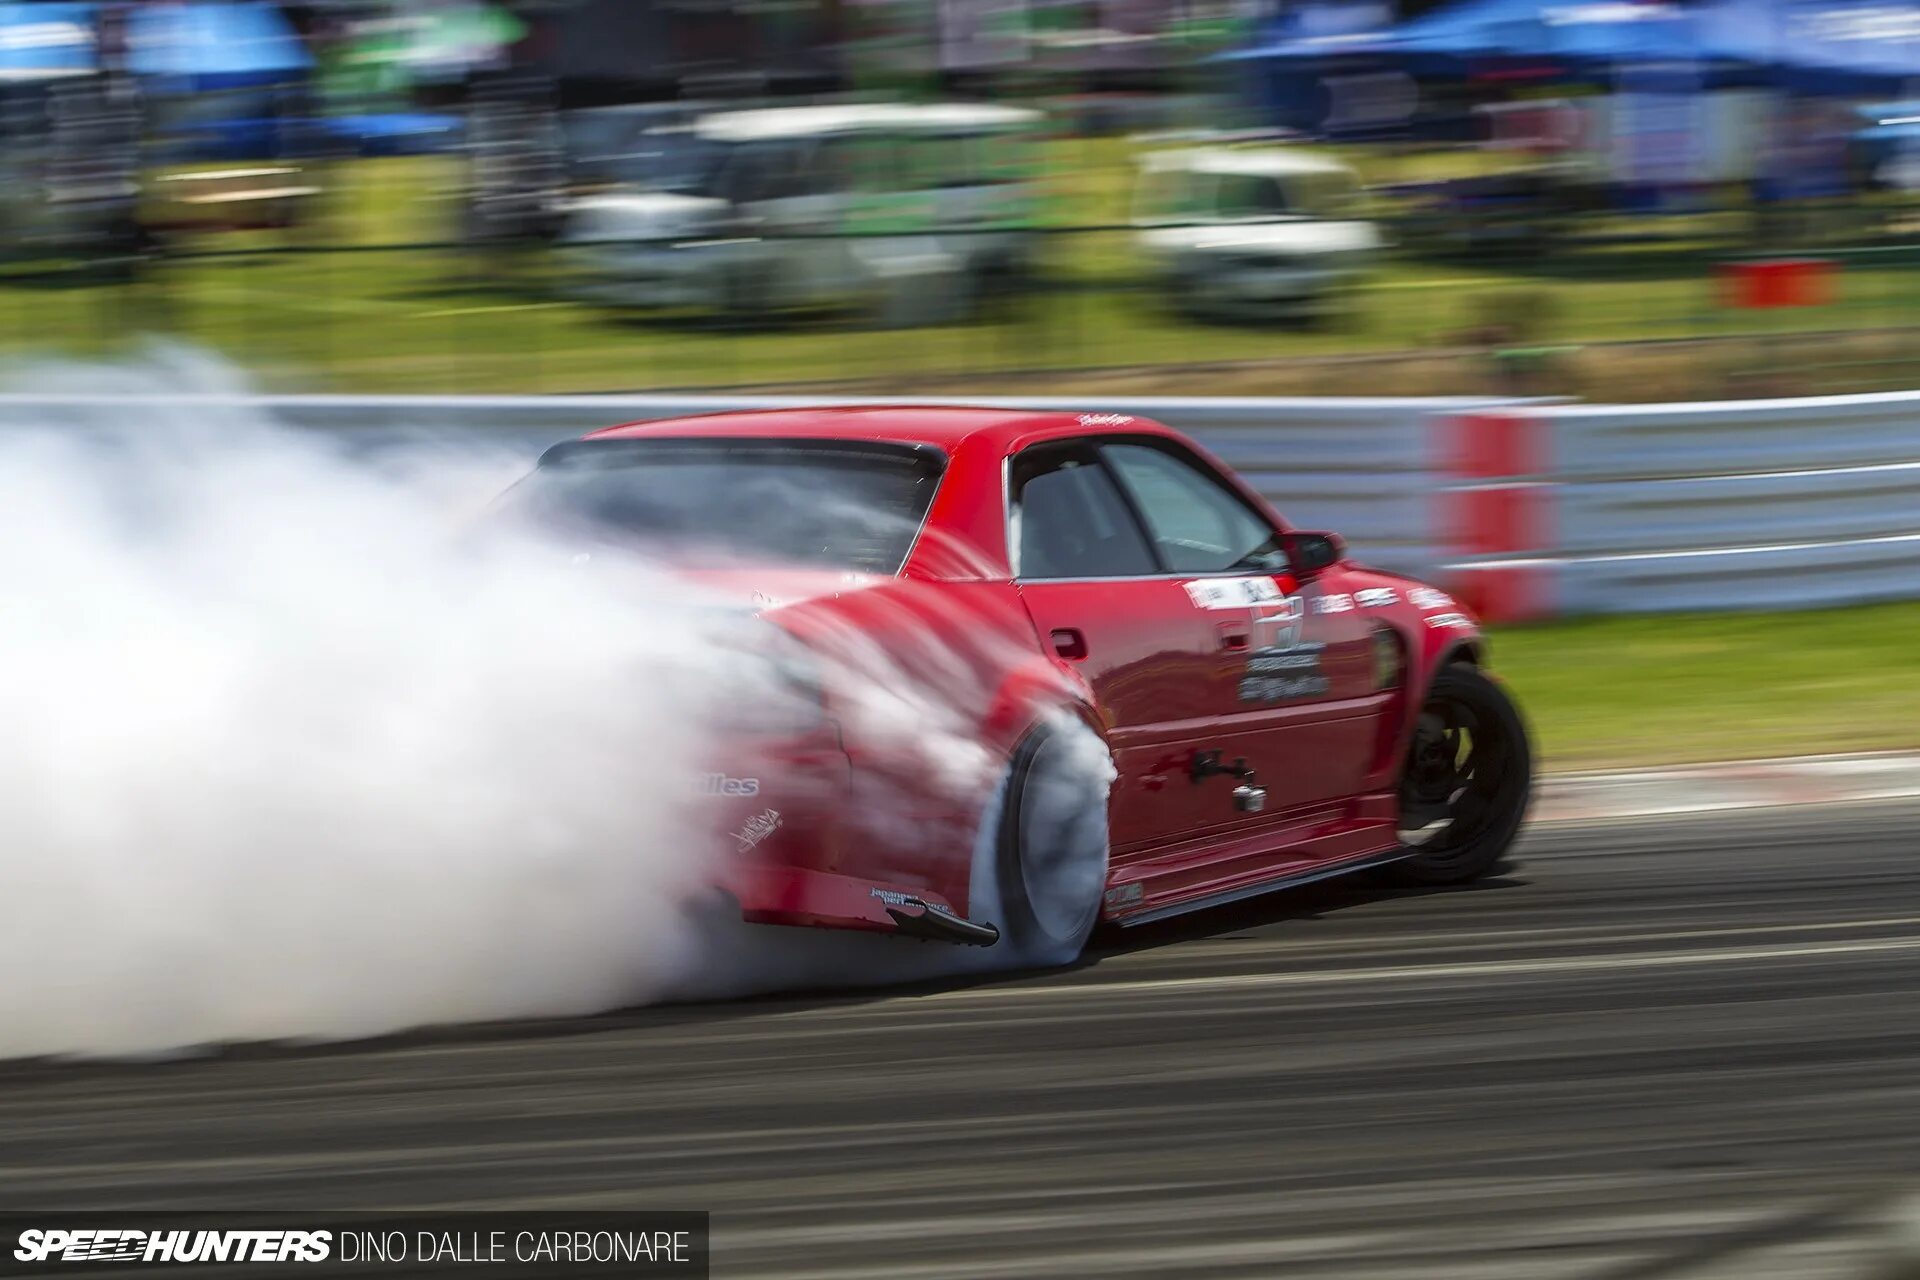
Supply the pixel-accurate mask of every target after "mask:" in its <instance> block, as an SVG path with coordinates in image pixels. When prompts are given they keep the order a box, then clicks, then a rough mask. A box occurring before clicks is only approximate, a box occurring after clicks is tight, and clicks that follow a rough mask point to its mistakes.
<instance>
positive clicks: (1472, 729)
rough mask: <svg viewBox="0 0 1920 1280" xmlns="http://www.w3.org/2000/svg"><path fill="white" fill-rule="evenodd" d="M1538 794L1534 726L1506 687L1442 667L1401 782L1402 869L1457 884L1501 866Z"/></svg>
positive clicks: (1422, 879) (1419, 879)
mask: <svg viewBox="0 0 1920 1280" xmlns="http://www.w3.org/2000/svg"><path fill="white" fill-rule="evenodd" d="M1532 792H1533V753H1532V750H1531V748H1530V747H1529V745H1528V743H1527V727H1526V724H1525V723H1524V722H1523V721H1522V720H1521V719H1520V712H1519V709H1518V708H1517V707H1515V706H1514V704H1513V699H1511V698H1510V697H1508V696H1507V692H1506V690H1505V689H1503V688H1501V687H1500V685H1498V684H1497V683H1495V682H1494V680H1493V679H1492V678H1491V677H1489V676H1488V675H1487V674H1486V673H1485V672H1483V671H1481V670H1479V669H1478V668H1476V667H1472V666H1467V665H1464V664H1456V665H1452V666H1448V667H1443V668H1442V669H1441V670H1440V672H1439V674H1438V675H1436V676H1435V677H1434V679H1433V684H1432V685H1431V687H1429V688H1428V690H1427V700H1426V702H1425V704H1423V705H1422V706H1421V708H1420V718H1419V719H1418V721H1416V722H1415V725H1414V731H1413V743H1412V746H1411V747H1410V748H1409V749H1408V754H1407V764H1406V771H1405V773H1404V774H1403V775H1402V777H1401V782H1400V839H1401V841H1402V843H1403V844H1405V845H1406V846H1407V847H1408V848H1409V849H1411V850H1412V853H1413V856H1412V857H1410V858H1407V859H1405V860H1404V861H1402V862H1399V863H1396V864H1395V868H1394V869H1395V872H1396V874H1397V875H1398V876H1399V877H1400V878H1402V879H1405V880H1410V881H1413V882H1414V883H1417V884H1459V883H1462V882H1464V881H1468V880H1474V879H1478V878H1479V877H1480V876H1483V875H1485V874H1487V872H1489V871H1491V870H1493V868H1494V867H1495V866H1497V865H1498V864H1499V862H1500V859H1501V858H1502V857H1504V856H1505V855H1506V852H1507V850H1508V848H1509V847H1510V846H1511V845H1512V844H1513V840H1514V837H1515V836H1516V835H1518V834H1519V832H1520V823H1521V821H1522V820H1523V819H1524V818H1525V817H1526V814H1527V802H1528V800H1529V799H1530V798H1531V796H1532Z"/></svg>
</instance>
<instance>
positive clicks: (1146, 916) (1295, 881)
mask: <svg viewBox="0 0 1920 1280" xmlns="http://www.w3.org/2000/svg"><path fill="white" fill-rule="evenodd" d="M1416 852H1417V851H1416V850H1413V849H1404V848H1402V849H1391V850H1388V851H1387V852H1386V853H1376V854H1371V855H1369V856H1367V857H1362V858H1355V859H1353V860H1351V861H1348V862H1335V863H1330V864H1328V865H1326V866H1321V867H1308V868H1305V869H1304V870H1299V871H1290V872H1287V873H1285V874H1282V875H1278V876H1275V877H1274V878H1273V879H1271V880H1262V881H1259V882H1258V883H1256V884H1247V885H1241V886H1240V887H1238V888H1235V889H1227V890H1224V891H1222V892H1220V893H1213V894H1207V895H1206V896H1204V897H1199V898H1189V899H1187V900H1185V901H1183V902H1169V903H1167V904H1166V905H1165V906H1160V907H1149V908H1148V909H1147V910H1145V911H1138V912H1135V913H1133V914H1131V915H1113V916H1110V917H1108V921H1109V923H1112V924H1117V925H1119V926H1121V927H1122V928H1132V927H1133V926H1134V925H1137V924H1151V923H1153V922H1154V921H1155V920H1166V919H1168V918H1170V917H1172V916H1180V915H1185V914H1186V913H1187V912H1189V911H1204V910H1206V909H1207V908H1209V907H1223V906H1225V905H1226V904H1227V903H1229V902H1239V901H1240V900H1242V899H1243V898H1257V897H1259V896H1260V895H1261V894H1263V893H1275V892H1278V891H1279V890H1281V889H1293V888H1297V887H1298V886H1300V885H1303V884H1312V883H1313V882H1314V881H1316V880H1331V879H1333V878H1334V877H1335V876H1344V875H1351V874H1352V873H1354V872H1356V871H1366V870H1369V869H1371V868H1373V867H1384V866H1388V865H1390V864H1391V863H1395V862H1401V861H1404V860H1405V859H1407V858H1411V857H1412V856H1413V855H1414V854H1415V853H1416Z"/></svg>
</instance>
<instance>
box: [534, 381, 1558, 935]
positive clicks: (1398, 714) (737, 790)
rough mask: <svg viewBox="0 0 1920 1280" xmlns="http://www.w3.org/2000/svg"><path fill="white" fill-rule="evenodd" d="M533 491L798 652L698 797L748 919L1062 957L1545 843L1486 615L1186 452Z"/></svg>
mask: <svg viewBox="0 0 1920 1280" xmlns="http://www.w3.org/2000/svg"><path fill="white" fill-rule="evenodd" d="M517 492H519V493H521V494H523V495H530V496H531V497H532V498H533V499H534V500H535V501H536V502H537V503H538V504H540V505H543V506H545V507H547V508H549V509H551V510H554V511H557V512H559V513H561V514H563V515H571V516H573V517H575V518H578V519H580V520H582V521H585V522H587V523H590V524H592V525H594V526H596V527H598V528H599V529H601V530H602V531H603V532H605V531H612V532H615V533H620V534H631V535H633V536H634V537H636V538H637V539H639V540H640V541H642V542H643V543H645V544H646V545H647V546H648V547H649V549H650V550H651V552H652V554H654V555H655V556H656V557H662V556H664V558H665V559H667V561H668V562H669V563H670V564H675V565H677V571H681V572H685V573H686V574H687V575H688V576H690V577H692V578H694V579H696V580H698V581H700V582H702V583H703V585H704V586H706V587H707V588H709V589H711V590H713V591H716V592H732V593H733V595H734V597H735V598H737V599H738V600H739V602H740V607H741V608H742V609H743V610H751V611H752V612H754V613H757V614H758V617H759V620H760V621H758V622H755V621H753V620H752V619H745V621H746V622H748V623H750V624H751V625H752V626H754V627H760V626H761V625H762V624H763V623H770V624H772V625H771V626H766V627H765V628H764V630H765V633H766V639H768V640H770V641H773V642H776V643H775V644H774V645H773V646H772V648H773V649H775V650H777V651H778V653H777V658H778V663H779V670H780V671H781V672H782V682H783V687H782V689H781V690H780V691H779V692H780V696H778V697H773V696H768V697H758V696H756V697H754V698H751V699H743V700H742V701H744V702H747V703H750V704H751V705H746V706H742V707H738V708H734V709H732V710H731V711H730V712H729V713H728V714H727V715H726V716H725V717H724V723H725V733H726V740H727V743H726V745H727V750H726V751H725V752H723V753H722V754H721V755H720V756H719V757H717V758H714V759H712V760H711V761H710V762H709V764H708V768H709V769H710V770H711V771H710V772H708V773H706V774H704V775H702V778H701V781H700V782H699V784H698V787H697V790H698V791H699V792H700V793H701V801H702V803H704V804H708V805H711V806H712V818H713V821H714V823H715V826H716V829H717V830H718V831H720V832H723V833H724V834H725V836H726V837H727V839H726V843H725V849H726V858H727V863H726V869H725V870H724V872H723V873H722V874H721V876H720V880H721V882H722V885H723V887H724V888H725V889H726V890H727V891H729V892H730V893H731V894H732V895H733V896H734V897H735V898H737V899H738V901H739V905H740V909H741V912H742V914H743V915H744V916H745V918H746V919H748V920H750V921H755V922H763V923H769V924H787V925H810V926H819V927H827V928H842V929H865V930H877V931H884V932H895V933H902V934H908V935H913V936H917V937H923V938H936V939H941V940H945V941H950V942H956V943H971V944H976V945H980V946H995V947H1005V948H1007V949H1008V954H1009V955H1010V956H1012V957H1020V958H1030V959H1034V960H1048V959H1051V960H1060V959H1065V958H1070V957H1071V955H1072V954H1074V953H1075V952H1077V950H1078V949H1079V947H1080V945H1081V944H1082V943H1083V942H1084V941H1085V939H1086V937H1087V935H1088V933H1089V932H1090V931H1091V930H1092V928H1093V926H1094V925H1095V923H1096V922H1097V921H1099V920H1103V919H1104V920H1108V921H1113V922H1117V923H1119V924H1122V925H1127V924H1137V923H1140V922H1143V921H1147V920H1155V919H1159V918H1162V917H1164V916H1168V915H1172V914H1175V913H1178V912H1183V911H1191V910H1195V909H1197V908H1201V907H1206V906H1210V905H1212V904H1215V903H1221V902H1226V901H1230V900H1232V899H1236V898H1242V897H1246V896H1249V895H1252V894H1256V893H1264V892H1266V891H1268V890H1272V889H1277V888H1280V887H1282V886H1287V885H1296V884H1300V883H1302V882H1305V881H1309V880H1316V879H1320V878H1322V877H1326V876H1332V875H1337V874H1341V873H1344V872H1348V871H1357V870H1360V869H1362V868H1366V867H1374V866H1379V865H1382V864H1386V863H1392V864H1395V866H1396V867H1397V869H1398V871H1399V872H1400V873H1401V874H1403V875H1404V876H1406V877H1408V878H1410V879H1412V880H1414V881H1417V882H1420V883H1425V884H1444V883H1453V882H1458V881H1465V880H1470V879H1472V878H1474V877H1476V876H1479V875H1482V874H1484V873H1485V872H1486V871H1488V870H1489V869H1490V868H1492V867H1493V866H1494V865H1495V864H1496V863H1497V862H1498V861H1499V859H1500V857H1501V855H1502V854H1504V853H1505V851H1506V850H1507V848H1508V846H1509V845H1510V844H1511V843H1512V841H1513V839H1514V836H1515V834H1516V832H1517V831H1518V830H1519V828H1520V824H1521V820H1522V818H1523V816H1524V814H1525V811H1526V807H1527V802H1528V797H1529V793H1530V789H1531V768H1532V766H1531V759H1530V752H1529V748H1528V743H1527V736H1526V730H1525V727H1524V726H1523V724H1522V722H1521V719H1520V716H1519V715H1518V713H1517V711H1516V710H1515V708H1514V705H1513V703H1512V702H1511V701H1510V700H1509V699H1508V697H1507V695H1506V693H1505V692H1504V691H1503V690H1502V689H1501V687H1500V686H1499V685H1498V684H1496V683H1495V682H1494V681H1493V680H1492V679H1491V678H1490V677H1489V676H1488V675H1487V674H1486V673H1485V671H1484V670H1483V657H1484V654H1483V650H1482V643H1481V639H1480V633H1479V630H1478V628H1477V626H1476V624H1475V622H1474V620H1473V619H1472V618H1471V617H1470V616H1469V615H1468V614H1467V612H1466V611H1465V610H1464V609H1463V608H1462V607H1461V606H1460V605H1459V604H1457V603H1456V602H1454V601H1453V600H1452V599H1450V598H1449V597H1447V596H1446V595H1445V594H1443V593H1441V592H1439V591H1437V590H1434V589H1432V588H1430V587H1426V586H1422V585H1420V584H1418V583H1416V582H1412V581H1409V580H1407V579H1404V578H1400V577H1396V576H1394V575H1391V574H1387V573H1381V572H1378V571H1375V570H1370V569H1365V568H1361V567H1360V566H1358V565H1355V564H1352V563H1350V562H1348V561H1347V559H1346V558H1345V556H1344V554H1343V547H1342V544H1341V542H1340V540H1339V538H1337V537H1336V536H1334V535H1332V534H1328V533H1308V532H1303V531H1300V530H1296V529H1291V528H1289V527H1288V526H1287V524H1286V522H1285V521H1283V520H1282V519H1281V518H1280V517H1279V516H1278V515H1277V514H1276V513H1275V512H1273V511H1272V510H1271V509H1269V508H1268V506H1267V505H1266V503H1265V502H1263V501H1262V500H1261V499H1260V498H1259V496H1258V495H1256V494H1255V493H1253V492H1252V491H1251V490H1250V489H1249V488H1248V487H1247V486H1246V485H1245V484H1243V483H1241V482H1240V481H1239V480H1238V479H1237V478H1236V477H1234V476H1233V475H1232V474H1231V473H1229V472H1228V471H1227V470H1226V469H1225V468H1224V467H1222V466H1221V465H1220V464H1219V463H1218V462H1216V461H1215V460H1213V459H1212V458H1210V457H1209V456H1207V454H1206V453H1205V452H1204V451H1202V450H1201V449H1199V448H1197V447H1196V446H1195V445H1194V444H1192V443H1191V442H1190V441H1188V440H1186V439H1184V438H1182V437H1181V436H1180V435H1178V434H1177V433H1175V432H1173V431H1170V430H1168V429H1167V428H1166V427H1163V426H1161V425H1159V424H1158V423H1154V422H1149V421H1146V420H1144V419H1140V418H1133V417H1126V416H1122V415H1118V414H1106V413H1095V414H1070V413H1033V412H1017V411H1009V410H999V409H976V408H937V407H929V408H902V407H895V406H886V407H880V406H872V407H854V408H830V409H828V408H822V409H802V410H775V411H768V412H753V413H727V414H717V415H713V416H709V417H696V418H684V419H679V420H675V421H665V422H652V423H644V424H637V425H632V426H623V427H615V428H612V429H610V430H607V431H601V432H598V433H596V434H594V435H591V436H588V437H586V438H585V439H583V440H578V441H572V442H569V443H566V444H562V445H558V446H556V447H555V448H553V449H551V450H549V451H548V452H547V454H546V455H545V456H544V457H543V458H542V459H541V461H540V465H539V467H538V468H537V469H536V470H535V471H534V472H533V473H532V474H531V475H530V476H528V477H527V479H526V480H525V481H523V482H522V484H521V486H520V488H519V490H517ZM716 550H717V551H718V552H720V553H722V555H723V557H724V563H725V565H726V566H728V567H721V568H715V567H713V566H714V555H713V553H714V552H715V551H716ZM743 561H744V562H745V565H746V567H742V563H743ZM760 647H762V648H764V647H765V646H760Z"/></svg>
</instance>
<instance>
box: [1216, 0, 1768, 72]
mask: <svg viewBox="0 0 1920 1280" xmlns="http://www.w3.org/2000/svg"><path fill="white" fill-rule="evenodd" d="M1748 2H1752V0H1748ZM1703 52H1704V49H1703V46H1702V41H1701V32H1700V29H1699V26H1698V22H1697V18H1696V15H1695V13H1694V11H1692V10H1690V9H1687V8H1684V7H1682V6H1680V5H1677V4H1668V3H1661V2H1658V0H1575V2H1573V3H1567V4H1542V3H1541V2H1540V0H1465V3H1462V4H1456V5H1452V6H1450V7H1448V8H1445V9H1439V10H1436V11H1434V12H1432V13H1428V14H1425V15H1423V16H1421V17H1418V18H1414V19H1412V20H1410V21H1408V22H1404V23H1402V24H1400V25H1399V26H1398V27H1395V28H1393V29H1391V30H1387V31H1378V32H1361V33H1346V34H1338V35H1331V36H1304V37H1289V36H1285V35H1283V36H1282V37H1281V38H1279V39H1269V40H1267V41H1265V42H1263V43H1261V44H1258V45H1255V46H1253V47H1251V48H1246V49H1236V50H1233V51H1232V52H1229V53H1224V54H1220V55H1218V56H1219V57H1220V58H1221V59H1223V60H1228V61H1250V60H1278V61H1295V60H1302V59H1323V58H1331V57H1340V58H1353V57H1370V58H1378V59H1382V60H1390V61H1392V62H1394V63H1397V64H1399V65H1401V66H1403V67H1405V68H1406V69H1408V70H1414V71H1418V70H1422V69H1431V70H1443V69H1457V68H1458V67H1459V66H1460V65H1462V64H1466V63H1469V62H1473V61H1485V60H1491V59H1531V60H1537V61H1544V62H1558V63H1562V64H1566V65H1567V66H1569V67H1572V68H1582V69H1584V68H1591V67H1597V66H1606V65H1611V64H1615V63H1620V62H1649V61H1666V60H1673V59H1696V58H1699V57H1700V56H1701V55H1702V54H1703Z"/></svg>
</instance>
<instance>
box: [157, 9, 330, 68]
mask: <svg viewBox="0 0 1920 1280" xmlns="http://www.w3.org/2000/svg"><path fill="white" fill-rule="evenodd" d="M127 39H128V44H129V45H130V47H131V52H130V56H129V64H130V65H131V67H132V68H133V71H134V72H135V74H137V75H142V76H162V77H167V78H169V79H173V80H175V81H178V82H181V83H182V84H183V86H184V87H186V88H189V89H227V88H240V87H245V86H249V85H264V84H279V83H283V82H285V81H287V80H292V79H296V78H298V77H299V76H301V75H302V74H304V73H305V72H306V71H307V70H308V69H309V68H310V67H312V65H313V59H312V58H310V57H309V56H308V55H307V51H306V48H305V47H304V46H303V45H302V44H301V43H300V37H299V36H298V35H297V34H296V33H295V32H294V30H293V27H292V26H291V25H290V24H289V23H288V22H287V19H286V15H284V14H282V13H281V12H280V7H279V6H278V5H275V4H271V3H267V2H266V0H247V2H244V3H238V4H190V5H150V6H142V7H141V8H138V9H135V10H134V11H133V16H132V21H131V23H130V25H129V29H128V36H127Z"/></svg>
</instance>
